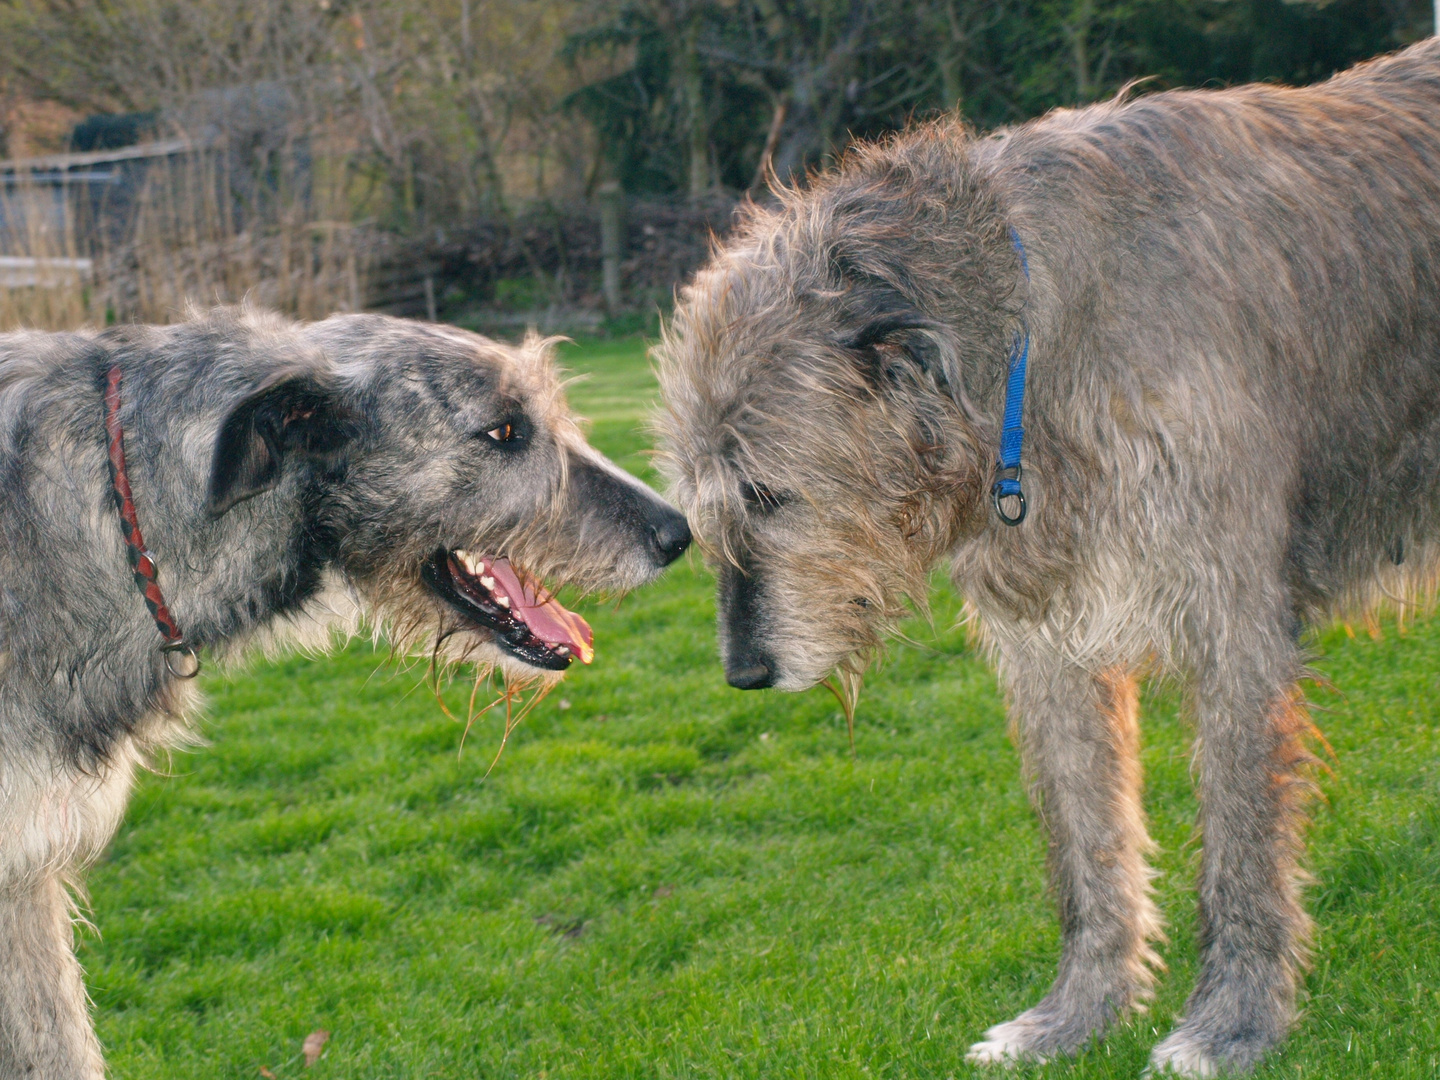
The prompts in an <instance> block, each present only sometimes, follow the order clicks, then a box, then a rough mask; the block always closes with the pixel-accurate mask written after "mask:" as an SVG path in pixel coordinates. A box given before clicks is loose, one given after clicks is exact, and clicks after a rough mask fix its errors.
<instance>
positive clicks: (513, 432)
mask: <svg viewBox="0 0 1440 1080" xmlns="http://www.w3.org/2000/svg"><path fill="white" fill-rule="evenodd" d="M485 437H486V438H487V439H489V440H490V441H491V442H497V443H508V442H514V441H515V440H516V439H518V438H519V437H520V430H519V429H518V428H517V427H516V426H515V425H514V424H512V423H509V422H508V421H507V422H506V423H503V424H501V425H500V426H499V427H493V428H491V429H490V430H489V431H487V432H485Z"/></svg>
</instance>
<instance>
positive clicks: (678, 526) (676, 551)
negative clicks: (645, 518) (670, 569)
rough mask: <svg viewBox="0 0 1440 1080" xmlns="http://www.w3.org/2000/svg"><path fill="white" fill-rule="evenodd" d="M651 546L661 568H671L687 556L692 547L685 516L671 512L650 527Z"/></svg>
mask: <svg viewBox="0 0 1440 1080" xmlns="http://www.w3.org/2000/svg"><path fill="white" fill-rule="evenodd" d="M650 545H651V547H653V548H654V549H655V555H656V557H657V558H658V559H659V561H660V565H661V566H669V565H670V564H671V563H672V562H674V561H675V560H676V559H678V558H679V557H680V556H681V555H683V554H685V549H686V548H688V547H689V546H690V526H689V525H688V524H687V523H686V521H685V515H683V514H677V513H675V512H674V511H671V512H669V513H668V514H666V515H665V517H664V518H663V519H661V520H660V521H658V522H656V523H655V524H654V525H651V526H650Z"/></svg>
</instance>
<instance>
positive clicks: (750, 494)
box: [740, 484, 789, 514]
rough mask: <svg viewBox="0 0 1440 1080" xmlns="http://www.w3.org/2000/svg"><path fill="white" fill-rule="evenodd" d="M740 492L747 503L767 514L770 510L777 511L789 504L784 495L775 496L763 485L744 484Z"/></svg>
mask: <svg viewBox="0 0 1440 1080" xmlns="http://www.w3.org/2000/svg"><path fill="white" fill-rule="evenodd" d="M740 490H741V491H742V492H743V493H744V495H745V501H746V502H747V503H749V504H750V505H751V506H753V507H755V508H756V509H757V510H761V511H763V512H765V513H767V514H768V513H769V512H771V511H772V510H779V509H780V507H782V506H784V505H785V504H786V503H787V502H789V499H787V498H786V497H785V496H784V495H777V494H776V493H775V492H773V491H771V490H770V489H769V488H768V487H766V486H765V485H764V484H745V485H743V486H742V487H741V489H740Z"/></svg>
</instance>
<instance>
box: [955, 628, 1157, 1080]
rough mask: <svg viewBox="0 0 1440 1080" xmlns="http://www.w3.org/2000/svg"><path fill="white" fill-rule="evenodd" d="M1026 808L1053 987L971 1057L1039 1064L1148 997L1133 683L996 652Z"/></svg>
mask: <svg viewBox="0 0 1440 1080" xmlns="http://www.w3.org/2000/svg"><path fill="white" fill-rule="evenodd" d="M1001 672H1002V676H1003V677H1004V679H1005V682H1006V684H1007V689H1008V693H1009V698H1010V712H1011V716H1012V718H1013V720H1014V722H1015V724H1016V727H1017V731H1018V735H1019V739H1020V745H1021V749H1022V752H1023V754H1024V757H1025V762H1026V767H1027V769H1028V771H1029V772H1030V774H1031V777H1032V782H1033V791H1034V797H1035V802H1036V805H1037V808H1038V810H1039V812H1040V815H1041V818H1042V820H1043V822H1044V824H1045V827H1046V829H1047V830H1048V832H1049V840H1050V848H1049V864H1050V880H1051V884H1052V887H1053V889H1054V892H1055V896H1056V899H1057V901H1058V904H1059V908H1060V927H1061V934H1062V936H1063V946H1062V951H1061V957H1060V971H1059V975H1058V976H1057V978H1056V979H1055V984H1054V985H1053V986H1052V987H1051V989H1050V992H1049V993H1048V994H1047V995H1046V996H1045V998H1044V999H1043V1000H1042V1001H1041V1002H1040V1004H1038V1005H1036V1006H1035V1007H1034V1008H1033V1009H1030V1010H1029V1011H1027V1012H1024V1013H1022V1014H1021V1015H1020V1016H1019V1017H1017V1018H1016V1019H1014V1020H1011V1021H1010V1022H1009V1023H1005V1024H998V1025H996V1026H995V1027H992V1028H991V1029H990V1030H989V1031H987V1032H986V1033H985V1039H984V1041H982V1042H979V1043H976V1044H975V1045H974V1046H973V1047H971V1049H970V1053H969V1058H970V1060H971V1061H982V1062H983V1061H997V1062H998V1061H1013V1060H1024V1059H1030V1060H1035V1059H1040V1060H1043V1059H1045V1058H1048V1057H1050V1056H1052V1055H1055V1054H1069V1053H1073V1052H1075V1051H1076V1050H1079V1049H1080V1048H1082V1047H1083V1046H1084V1045H1085V1044H1086V1043H1087V1042H1089V1041H1090V1040H1091V1039H1092V1038H1096V1037H1098V1036H1100V1035H1103V1034H1104V1033H1105V1031H1106V1029H1108V1028H1109V1026H1110V1025H1111V1024H1112V1023H1113V1022H1114V1021H1115V1019H1116V1018H1117V1017H1118V1016H1120V1015H1121V1014H1123V1013H1124V1012H1125V1011H1126V1010H1128V1009H1129V1008H1130V1007H1131V1006H1132V1005H1134V1004H1135V1003H1136V1002H1137V1001H1138V1000H1140V999H1142V998H1144V997H1146V996H1148V993H1149V990H1150V985H1151V982H1152V979H1153V975H1152V969H1153V968H1154V967H1155V966H1158V964H1159V960H1158V958H1157V957H1156V955H1155V953H1154V952H1153V950H1152V949H1151V947H1150V941H1151V940H1153V939H1154V938H1157V937H1158V936H1159V935H1160V919H1159V915H1158V913H1157V911H1156V909H1155V905H1154V903H1153V902H1152V901H1151V898H1150V873H1149V870H1148V869H1147V868H1146V865H1145V860H1144V854H1145V851H1146V850H1147V849H1148V848H1149V847H1150V840H1149V837H1148V836H1147V834H1146V832H1145V820H1144V814H1143V811H1142V809H1141V803H1140V786H1141V778H1140V762H1139V732H1138V728H1137V715H1136V688H1135V681H1134V679H1133V678H1132V677H1131V676H1130V674H1129V673H1128V672H1126V671H1124V670H1121V669H1115V670H1111V671H1105V672H1102V673H1099V674H1095V673H1092V672H1089V671H1086V670H1083V669H1081V668H1079V667H1077V666H1075V665H1073V664H1070V663H1068V662H1066V661H1065V660H1063V659H1062V658H1061V657H1059V656H1058V655H1046V656H1041V657H1037V656H1035V655H1033V654H1032V655H1030V656H1028V657H1025V658H1024V659H1020V657H1019V656H1018V655H1002V660H1001Z"/></svg>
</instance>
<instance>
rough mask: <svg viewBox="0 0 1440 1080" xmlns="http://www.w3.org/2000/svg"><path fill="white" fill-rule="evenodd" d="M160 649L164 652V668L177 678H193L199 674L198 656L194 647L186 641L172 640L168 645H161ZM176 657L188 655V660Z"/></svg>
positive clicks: (200, 665)
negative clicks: (184, 660) (183, 660)
mask: <svg viewBox="0 0 1440 1080" xmlns="http://www.w3.org/2000/svg"><path fill="white" fill-rule="evenodd" d="M160 651H161V652H162V653H164V654H165V670H166V671H168V672H170V674H171V675H174V676H175V678H177V679H193V678H195V676H196V675H199V674H200V668H201V667H202V666H203V665H202V664H201V663H200V656H199V654H198V653H197V652H196V651H195V647H194V646H193V645H191V644H190V643H189V642H187V641H172V642H171V643H170V644H168V645H162V646H161V647H160ZM177 657H188V658H189V662H188V663H184V662H182V660H180V659H177Z"/></svg>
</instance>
